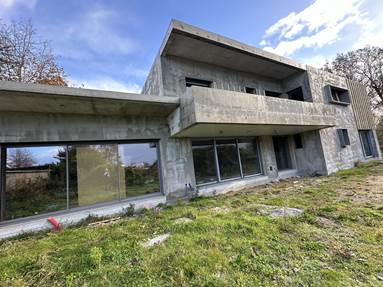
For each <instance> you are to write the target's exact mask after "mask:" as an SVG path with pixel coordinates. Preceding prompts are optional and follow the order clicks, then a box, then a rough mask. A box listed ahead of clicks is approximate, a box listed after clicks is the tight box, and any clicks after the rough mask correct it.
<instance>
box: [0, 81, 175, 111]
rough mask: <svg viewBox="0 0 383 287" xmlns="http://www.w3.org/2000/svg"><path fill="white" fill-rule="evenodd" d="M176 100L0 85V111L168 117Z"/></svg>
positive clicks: (2, 83) (63, 88) (119, 93)
mask: <svg viewBox="0 0 383 287" xmlns="http://www.w3.org/2000/svg"><path fill="white" fill-rule="evenodd" d="M178 106H179V99H178V98H176V97H160V96H152V95H143V94H133V93H121V92H111V91H102V90H91V89H83V88H69V87H58V86H48V85H40V84H25V83H17V82H10V81H0V111H3V112H36V113H61V114H96V115H142V116H167V115H169V114H170V113H171V112H172V111H174V110H175V109H176V108H177V107H178Z"/></svg>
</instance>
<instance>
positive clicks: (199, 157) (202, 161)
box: [192, 140, 218, 184]
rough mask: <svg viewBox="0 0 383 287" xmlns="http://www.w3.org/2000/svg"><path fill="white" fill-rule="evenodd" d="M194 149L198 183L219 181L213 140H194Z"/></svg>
mask: <svg viewBox="0 0 383 287" xmlns="http://www.w3.org/2000/svg"><path fill="white" fill-rule="evenodd" d="M192 150H193V162H194V173H195V178H196V182H197V184H203V183H211V182H217V181H218V179H217V170H216V162H215V155H214V152H215V151H214V143H213V140H198V141H193V142H192Z"/></svg>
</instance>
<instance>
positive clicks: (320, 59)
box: [301, 55, 331, 68]
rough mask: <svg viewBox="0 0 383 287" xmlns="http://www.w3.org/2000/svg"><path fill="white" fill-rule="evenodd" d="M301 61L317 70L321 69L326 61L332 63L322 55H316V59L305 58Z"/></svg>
mask: <svg viewBox="0 0 383 287" xmlns="http://www.w3.org/2000/svg"><path fill="white" fill-rule="evenodd" d="M301 61H302V62H303V63H305V64H307V65H310V66H313V67H316V68H321V67H323V65H324V64H325V63H326V61H329V62H331V59H328V58H326V57H324V56H322V55H316V56H314V57H309V58H303V59H301Z"/></svg>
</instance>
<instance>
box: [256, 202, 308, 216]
mask: <svg viewBox="0 0 383 287" xmlns="http://www.w3.org/2000/svg"><path fill="white" fill-rule="evenodd" d="M259 208H260V211H261V213H262V214H265V215H269V216H271V217H286V216H299V215H301V214H302V213H303V210H302V209H298V208H291V207H280V206H273V205H260V206H259Z"/></svg>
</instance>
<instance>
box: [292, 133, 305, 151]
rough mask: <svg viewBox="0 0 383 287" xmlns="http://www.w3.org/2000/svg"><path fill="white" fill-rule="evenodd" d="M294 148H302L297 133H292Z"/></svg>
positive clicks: (300, 138) (300, 139) (299, 136)
mask: <svg viewBox="0 0 383 287" xmlns="http://www.w3.org/2000/svg"><path fill="white" fill-rule="evenodd" d="M294 142H295V148H296V149H299V148H303V143H302V137H301V135H299V134H296V135H294Z"/></svg>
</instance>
